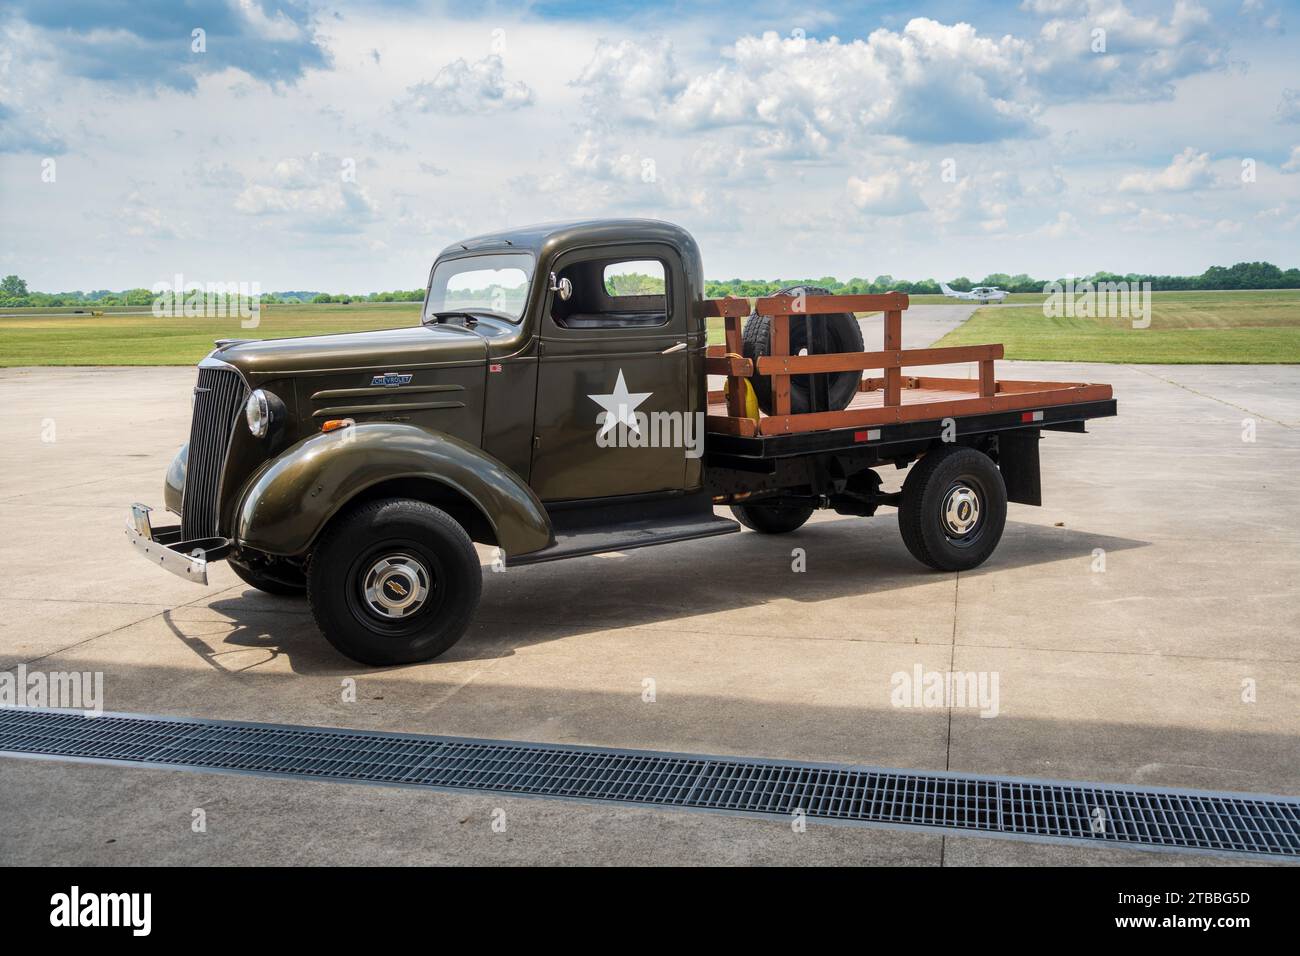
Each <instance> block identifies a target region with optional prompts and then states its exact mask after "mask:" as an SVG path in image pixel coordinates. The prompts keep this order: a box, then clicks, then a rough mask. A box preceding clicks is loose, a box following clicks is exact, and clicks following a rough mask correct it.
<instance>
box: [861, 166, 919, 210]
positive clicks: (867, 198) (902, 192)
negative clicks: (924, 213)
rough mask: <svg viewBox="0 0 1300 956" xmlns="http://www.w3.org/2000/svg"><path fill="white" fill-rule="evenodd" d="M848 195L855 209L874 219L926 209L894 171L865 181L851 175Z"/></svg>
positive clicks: (909, 183)
mask: <svg viewBox="0 0 1300 956" xmlns="http://www.w3.org/2000/svg"><path fill="white" fill-rule="evenodd" d="M848 193H849V202H851V203H853V205H854V207H856V208H857V209H859V210H861V211H862V212H866V213H871V214H872V215H876V216H902V215H906V214H907V213H910V212H918V211H920V210H922V209H925V208H926V205H925V202H924V201H923V200H922V199H921V195H920V193H918V192H917V190H916V186H915V184H914V183H913V182H912V181H911V179H910V178H908V177H907V176H905V175H903V174H902V173H899V172H898V171H897V170H893V169H890V170H886V171H885V172H883V173H880V174H878V175H875V176H868V177H866V178H865V179H860V178H858V177H857V176H850V177H849V181H848Z"/></svg>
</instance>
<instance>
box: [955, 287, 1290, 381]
mask: <svg viewBox="0 0 1300 956" xmlns="http://www.w3.org/2000/svg"><path fill="white" fill-rule="evenodd" d="M1151 303H1152V304H1151V325H1150V327H1149V328H1145V329H1135V328H1133V327H1132V323H1131V320H1129V319H1099V318H1063V317H1060V318H1047V317H1046V316H1044V315H1043V312H1042V310H1041V309H1039V308H1033V307H1031V308H1009V307H1007V306H985V307H984V308H981V309H979V310H978V311H977V312H976V313H975V315H974V316H973V317H972V318H971V319H970V321H968V322H967V323H966V324H965V325H963V326H962V327H961V328H959V329H956V330H955V331H953V332H950V333H949V334H948V335H946V336H944V338H943V339H942V340H941V341H939V342H938V343H936V344H937V345H945V346H946V345H977V344H981V343H986V342H1001V343H1002V344H1003V345H1005V346H1006V357H1007V358H1009V359H1023V360H1027V361H1053V362H1116V363H1135V364H1152V365H1186V364H1243V365H1263V364H1283V363H1295V362H1300V292H1296V291H1277V292H1272V291H1270V292H1157V293H1155V294H1154V295H1153V296H1152V300H1151Z"/></svg>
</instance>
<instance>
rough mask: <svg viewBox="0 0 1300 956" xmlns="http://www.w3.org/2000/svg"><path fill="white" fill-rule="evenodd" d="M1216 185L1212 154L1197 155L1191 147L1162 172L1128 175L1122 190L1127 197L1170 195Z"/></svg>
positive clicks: (1122, 184)
mask: <svg viewBox="0 0 1300 956" xmlns="http://www.w3.org/2000/svg"><path fill="white" fill-rule="evenodd" d="M1213 185H1214V173H1213V171H1212V170H1211V169H1210V154H1209V153H1198V152H1197V151H1196V147H1194V146H1188V147H1187V148H1186V149H1185V150H1183V151H1182V152H1181V153H1179V154H1178V155H1177V156H1175V157H1174V161H1173V162H1172V163H1170V164H1169V165H1168V166H1166V167H1165V168H1164V169H1162V170H1160V171H1159V172H1154V173H1152V172H1140V173H1129V174H1128V175H1127V176H1125V177H1124V178H1123V179H1121V180H1120V181H1119V190H1120V192H1125V193H1171V192H1186V191H1187V190H1189V189H1204V188H1206V187H1208V186H1213Z"/></svg>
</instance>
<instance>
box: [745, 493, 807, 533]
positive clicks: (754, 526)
mask: <svg viewBox="0 0 1300 956" xmlns="http://www.w3.org/2000/svg"><path fill="white" fill-rule="evenodd" d="M813 510H814V509H813V506H812V505H801V504H792V503H784V502H782V501H780V499H777V500H776V501H774V502H756V503H755V504H752V505H732V506H731V513H732V514H733V515H735V516H736V520H737V521H739V522H740V523H741V524H743V525H744V526H745V527H746V528H748V529H749V530H750V531H757V532H759V533H760V534H786V533H788V532H791V531H796V530H798V529H799V528H802V527H803V525H804V522H805V521H807V520H808V519H809V518H810V517H812V513H813Z"/></svg>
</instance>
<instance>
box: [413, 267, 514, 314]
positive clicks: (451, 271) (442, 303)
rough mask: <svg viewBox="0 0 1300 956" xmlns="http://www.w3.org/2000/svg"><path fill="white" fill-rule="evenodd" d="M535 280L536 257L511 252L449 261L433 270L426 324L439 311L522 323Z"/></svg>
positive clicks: (426, 304)
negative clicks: (482, 315) (483, 314)
mask: <svg viewBox="0 0 1300 956" xmlns="http://www.w3.org/2000/svg"><path fill="white" fill-rule="evenodd" d="M532 277H533V257H532V256H530V255H527V254H525V253H518V252H508V253H504V254H502V255H495V256H467V257H465V258H462V259H447V260H444V261H442V262H439V263H438V264H437V265H436V266H434V269H433V277H432V279H431V280H430V282H429V297H428V300H427V301H426V302H425V304H424V321H426V322H428V321H429V320H430V319H431V318H433V315H434V313H435V312H472V313H486V314H488V315H494V316H496V317H497V318H500V319H507V320H509V321H511V322H518V321H519V317H520V316H522V315H523V314H524V301H525V300H526V299H527V298H528V282H529V280H530V279H531V278H532Z"/></svg>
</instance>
